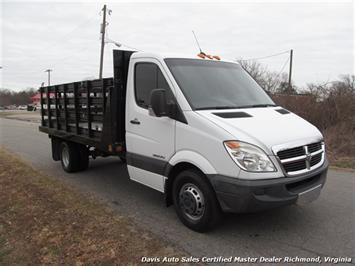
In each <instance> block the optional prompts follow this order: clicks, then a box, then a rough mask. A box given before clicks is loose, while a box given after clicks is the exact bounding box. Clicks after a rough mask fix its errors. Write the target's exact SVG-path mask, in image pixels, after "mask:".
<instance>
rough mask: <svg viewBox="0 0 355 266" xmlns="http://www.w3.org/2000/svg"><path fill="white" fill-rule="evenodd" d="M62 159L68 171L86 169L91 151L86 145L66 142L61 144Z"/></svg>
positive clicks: (65, 169)
mask: <svg viewBox="0 0 355 266" xmlns="http://www.w3.org/2000/svg"><path fill="white" fill-rule="evenodd" d="M60 160H61V163H62V167H63V169H64V171H66V172H68V173H73V172H78V171H83V170H86V169H87V168H88V166H89V151H88V148H87V147H86V146H84V145H81V144H77V143H73V142H65V141H63V142H62V143H61V145H60Z"/></svg>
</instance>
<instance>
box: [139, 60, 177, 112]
mask: <svg viewBox="0 0 355 266" xmlns="http://www.w3.org/2000/svg"><path fill="white" fill-rule="evenodd" d="M134 73H135V74H134V91H135V98H136V103H137V105H138V106H140V107H142V108H145V109H147V108H148V106H149V101H150V93H151V92H152V90H154V89H165V91H166V99H167V101H170V100H171V99H172V92H171V90H170V88H169V85H168V83H167V82H166V80H165V77H164V76H163V73H162V72H161V71H160V69H159V67H158V66H157V65H156V64H154V63H146V62H144V63H137V64H136V65H135V72H134Z"/></svg>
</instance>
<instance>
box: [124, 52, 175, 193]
mask: <svg viewBox="0 0 355 266" xmlns="http://www.w3.org/2000/svg"><path fill="white" fill-rule="evenodd" d="M130 71H131V73H133V75H131V77H130V80H129V84H128V90H127V102H126V147H127V168H128V172H129V176H130V178H131V179H132V180H135V181H137V182H140V183H142V184H144V185H147V186H149V187H152V188H154V189H156V190H159V191H161V192H164V182H165V177H164V170H165V167H166V166H167V163H168V161H169V159H170V158H171V156H172V155H173V154H174V153H175V123H176V121H175V120H173V119H171V118H169V117H156V116H152V115H150V114H149V110H148V106H149V103H150V93H151V91H152V90H154V89H165V90H166V96H167V99H168V100H169V98H172V97H173V93H172V90H171V84H169V83H170V82H168V79H167V75H166V73H164V69H163V68H162V67H161V65H160V63H159V61H157V60H155V59H152V58H147V59H139V60H138V59H134V60H132V64H131V65H130ZM132 71H133V72H132Z"/></svg>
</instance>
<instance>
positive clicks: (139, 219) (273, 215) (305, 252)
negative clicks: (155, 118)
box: [0, 119, 355, 265]
mask: <svg viewBox="0 0 355 266" xmlns="http://www.w3.org/2000/svg"><path fill="white" fill-rule="evenodd" d="M37 128H38V125H37V124H35V123H30V122H23V121H15V120H9V119H0V129H1V131H0V140H1V144H2V145H3V146H5V147H6V148H7V149H9V150H11V151H13V152H15V153H17V154H19V155H20V156H21V157H22V158H23V159H24V160H25V161H27V162H29V163H30V164H31V165H32V166H34V167H35V168H37V169H39V170H41V171H42V172H44V173H47V174H50V175H52V176H55V177H56V178H59V179H62V180H63V181H65V182H68V183H69V184H71V185H73V186H75V187H77V188H79V189H80V190H82V191H85V192H88V193H90V194H93V195H95V196H96V197H98V198H100V199H101V200H102V201H103V202H105V203H106V204H108V205H109V206H111V207H112V208H113V209H114V210H117V211H119V212H121V213H122V212H123V213H125V214H126V215H127V216H129V217H132V218H133V220H134V221H135V222H136V223H137V224H139V225H141V226H143V227H145V228H147V229H149V230H151V231H152V232H154V233H155V234H157V235H158V236H161V237H163V238H166V239H168V240H169V241H170V242H171V243H172V244H173V245H176V246H177V247H179V248H182V249H183V250H185V251H187V252H188V253H190V254H191V255H193V256H197V257H203V256H209V257H211V256H225V257H228V256H242V257H247V256H252V257H260V256H265V257H272V256H277V257H278V256H280V257H285V256H299V257H316V256H321V257H323V256H333V257H339V256H347V257H352V258H353V262H352V264H355V193H354V192H355V173H351V172H345V171H344V172H343V171H334V170H330V171H329V175H328V181H327V184H326V187H325V189H324V191H323V193H322V195H321V196H320V198H319V199H318V200H317V201H316V202H314V203H312V204H310V205H307V206H296V205H294V206H289V207H286V208H282V209H278V210H273V211H268V212H263V213H258V214H244V215H228V216H226V218H225V219H224V222H223V223H222V224H221V225H220V227H219V228H218V229H217V230H215V231H213V232H210V233H207V234H199V233H195V232H193V231H190V230H189V229H187V228H186V227H184V226H183V225H182V224H181V223H180V222H179V221H178V219H177V217H176V215H175V212H174V209H173V208H172V207H170V208H166V207H165V206H164V201H163V195H162V194H160V193H159V192H156V191H154V190H151V189H149V188H146V187H144V186H142V185H140V184H138V183H135V182H132V181H129V178H128V175H127V169H126V167H125V165H124V164H122V163H121V162H120V161H119V159H116V158H101V159H96V160H91V161H90V168H89V169H88V170H87V171H85V172H82V173H76V174H66V173H64V172H63V171H62V169H61V166H60V163H59V162H54V161H52V160H51V158H50V142H49V139H48V137H47V136H46V135H45V134H43V133H40V132H38V129H37ZM295 265H299V264H295ZM308 265H309V264H308Z"/></svg>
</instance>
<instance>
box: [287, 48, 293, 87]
mask: <svg viewBox="0 0 355 266" xmlns="http://www.w3.org/2000/svg"><path fill="white" fill-rule="evenodd" d="M292 59H293V49H291V50H290V70H289V72H288V89H289V91H290V92H291V90H292V83H291V78H292Z"/></svg>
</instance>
